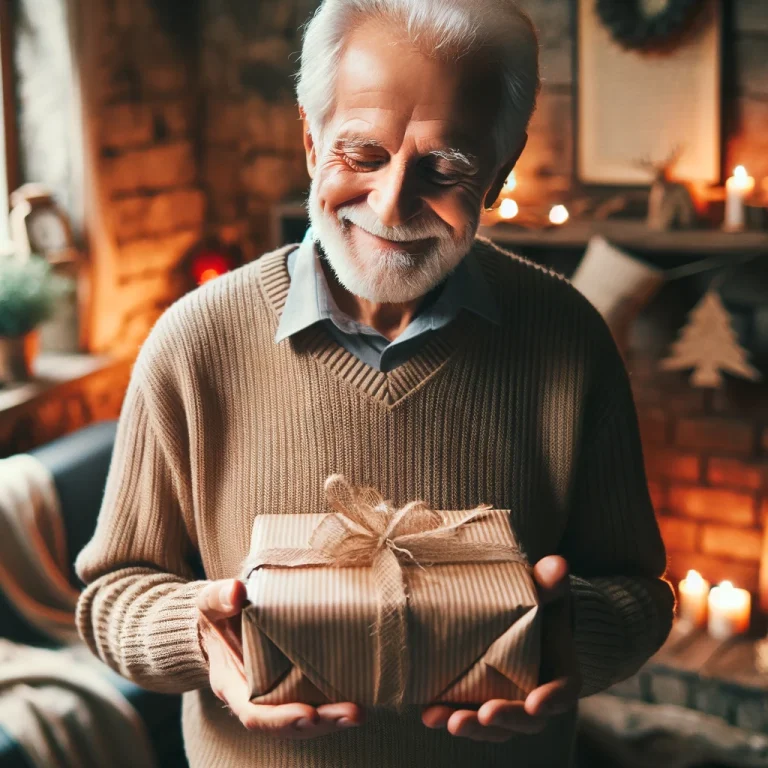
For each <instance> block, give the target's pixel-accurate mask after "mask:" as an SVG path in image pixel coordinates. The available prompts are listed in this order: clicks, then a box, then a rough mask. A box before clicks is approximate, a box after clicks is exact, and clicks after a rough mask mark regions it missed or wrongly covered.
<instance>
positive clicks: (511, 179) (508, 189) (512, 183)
mask: <svg viewBox="0 0 768 768" xmlns="http://www.w3.org/2000/svg"><path fill="white" fill-rule="evenodd" d="M516 189H517V177H516V176H515V172H514V171H510V174H509V176H507V180H506V181H505V182H504V188H503V190H502V191H503V192H505V193H506V194H511V193H512V192H514V191H515V190H516Z"/></svg>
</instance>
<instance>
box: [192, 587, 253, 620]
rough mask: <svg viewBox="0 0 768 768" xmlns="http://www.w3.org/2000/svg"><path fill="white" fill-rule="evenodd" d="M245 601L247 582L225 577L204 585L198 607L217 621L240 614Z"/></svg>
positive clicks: (199, 596) (209, 617)
mask: <svg viewBox="0 0 768 768" xmlns="http://www.w3.org/2000/svg"><path fill="white" fill-rule="evenodd" d="M245 601H246V592H245V584H243V582H242V581H240V580H239V579H225V580H223V581H215V582H213V583H212V584H209V585H208V586H206V587H204V588H203V589H202V590H201V591H200V594H199V595H198V596H197V607H198V608H199V610H200V611H201V613H203V614H205V616H206V617H207V618H208V619H209V620H210V621H214V622H215V621H222V620H223V619H227V618H229V617H230V616H235V615H237V614H239V613H240V611H242V609H243V605H244V604H245Z"/></svg>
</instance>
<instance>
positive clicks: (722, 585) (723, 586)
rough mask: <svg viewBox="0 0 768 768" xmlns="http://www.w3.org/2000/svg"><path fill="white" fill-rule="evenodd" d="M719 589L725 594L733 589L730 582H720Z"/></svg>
mask: <svg viewBox="0 0 768 768" xmlns="http://www.w3.org/2000/svg"><path fill="white" fill-rule="evenodd" d="M719 587H720V589H722V590H723V591H725V592H727V591H728V590H731V589H733V582H732V581H721V582H720V584H719Z"/></svg>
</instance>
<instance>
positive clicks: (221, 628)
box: [197, 579, 363, 739]
mask: <svg viewBox="0 0 768 768" xmlns="http://www.w3.org/2000/svg"><path fill="white" fill-rule="evenodd" d="M245 600H246V595H245V585H244V584H243V583H242V582H241V581H238V580H237V579H225V580H222V581H214V582H212V583H211V584H209V585H208V586H206V587H205V588H204V589H203V590H202V591H201V592H200V595H199V596H198V601H197V607H198V608H199V609H200V639H201V644H202V647H203V651H204V652H205V654H206V656H207V657H208V666H209V673H210V679H211V689H212V690H213V692H214V693H215V694H216V696H218V698H220V699H221V700H222V701H223V702H224V703H225V704H226V705H227V706H228V707H229V708H230V710H232V712H233V713H234V714H235V715H237V717H238V718H240V722H242V724H243V725H244V726H245V727H246V728H248V729H249V730H252V731H261V732H262V733H269V734H271V735H273V736H278V737H280V738H284V739H286V738H287V739H311V738H315V737H317V736H325V735H326V734H329V733H333V732H335V731H339V730H342V729H344V728H350V727H352V726H356V725H360V723H361V722H362V720H363V715H362V712H361V710H360V708H359V707H358V706H357V705H355V704H349V703H347V704H323V705H322V706H319V707H317V708H315V707H311V706H309V705H308V704H281V705H278V706H272V705H266V704H252V703H251V702H250V701H249V693H248V686H247V683H246V680H245V673H244V671H243V651H242V642H241V634H240V612H241V611H242V609H243V605H244V604H245Z"/></svg>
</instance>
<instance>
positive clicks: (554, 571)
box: [533, 555, 571, 605]
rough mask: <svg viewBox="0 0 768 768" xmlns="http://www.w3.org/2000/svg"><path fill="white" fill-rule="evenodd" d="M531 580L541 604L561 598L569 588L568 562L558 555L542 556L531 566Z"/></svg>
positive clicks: (566, 593)
mask: <svg viewBox="0 0 768 768" xmlns="http://www.w3.org/2000/svg"><path fill="white" fill-rule="evenodd" d="M533 580H534V581H535V582H536V589H537V590H538V593H539V600H540V601H541V603H542V605H547V604H548V603H554V602H555V601H557V600H561V599H562V598H564V597H566V596H567V595H568V592H569V591H570V588H571V584H570V580H569V579H568V563H567V562H566V561H565V560H564V559H563V558H562V557H560V556H559V555H549V556H548V557H544V558H542V559H541V560H539V562H538V563H536V565H535V566H534V568H533Z"/></svg>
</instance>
